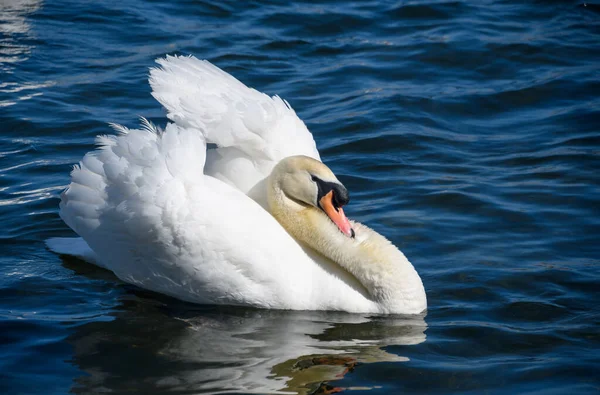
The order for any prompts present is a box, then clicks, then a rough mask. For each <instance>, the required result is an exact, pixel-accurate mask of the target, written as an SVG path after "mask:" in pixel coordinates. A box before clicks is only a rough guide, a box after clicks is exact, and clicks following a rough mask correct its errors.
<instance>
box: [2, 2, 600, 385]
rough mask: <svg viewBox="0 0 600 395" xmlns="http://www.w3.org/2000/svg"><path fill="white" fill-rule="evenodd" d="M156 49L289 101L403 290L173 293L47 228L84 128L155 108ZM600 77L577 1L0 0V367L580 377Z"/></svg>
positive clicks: (592, 289) (595, 326) (589, 312)
mask: <svg viewBox="0 0 600 395" xmlns="http://www.w3.org/2000/svg"><path fill="white" fill-rule="evenodd" d="M523 3H525V4H523ZM167 53H180V54H194V55H196V56H197V57H201V58H206V59H209V60H210V61H212V62H214V63H215V64H216V65H218V66H219V67H222V68H223V69H225V70H226V71H228V72H230V73H232V74H234V75H235V76H236V77H237V78H239V79H240V80H242V81H244V82H245V83H247V84H248V85H250V86H253V87H256V88H257V89H259V90H262V91H264V92H267V93H269V94H279V95H281V96H282V97H284V98H285V99H287V100H288V101H289V102H290V103H291V104H292V106H293V107H294V108H295V109H296V111H297V113H298V114H299V115H300V117H301V118H302V119H304V121H305V122H306V123H307V125H308V127H309V128H310V130H311V131H312V132H313V134H314V136H315V139H316V141H317V144H318V146H319V148H320V151H321V155H322V157H323V159H324V160H325V162H326V163H327V164H328V165H330V167H331V168H332V169H333V170H334V171H335V172H336V173H337V174H338V175H339V178H340V179H341V180H342V181H343V182H344V183H345V184H346V186H347V187H348V189H349V190H350V192H351V195H352V202H351V204H350V205H349V206H348V208H347V211H346V212H347V214H348V215H349V216H350V217H353V218H354V219H356V220H359V221H361V222H365V223H367V224H369V225H370V226H372V227H373V228H375V229H376V230H377V231H379V232H381V233H382V234H384V235H386V236H387V237H388V238H390V239H391V240H392V241H393V242H394V243H395V244H396V245H398V246H399V247H400V248H401V249H402V250H403V251H404V253H405V254H406V255H407V256H408V257H409V259H410V260H411V261H412V262H413V264H414V265H415V267H416V268H417V270H418V271H419V272H420V274H421V276H422V278H423V281H424V283H425V287H426V290H427V294H428V299H429V310H428V311H427V312H426V314H423V315H422V316H418V317H385V316H363V315H351V314H342V313H326V312H281V311H260V310H252V309H241V308H230V307H219V308H216V307H204V306H196V305H190V304H185V303H182V302H178V301H176V300H173V299H170V298H167V297H164V296H161V295H157V294H153V293H150V292H147V291H143V290H140V289H138V288H136V287H134V286H131V285H127V284H124V283H122V282H120V281H118V280H117V279H116V278H115V277H114V276H113V275H112V274H111V273H109V272H106V271H103V270H101V269H97V268H95V267H93V266H90V265H88V264H86V263H84V262H81V261H79V260H77V259H73V258H68V257H59V256H56V255H54V254H52V253H50V252H49V251H47V250H46V248H45V246H44V240H45V239H47V238H48V237H53V236H72V235H73V232H72V231H71V230H70V229H69V228H68V227H67V226H66V225H65V224H63V223H62V221H61V220H60V219H59V217H58V194H59V193H60V191H61V190H62V189H63V188H64V187H65V186H66V185H67V183H68V182H69V178H68V173H69V171H70V168H71V165H72V164H73V163H76V162H77V161H78V160H79V159H80V158H81V157H82V156H83V154H84V153H85V152H87V151H88V150H90V149H91V148H92V146H93V141H94V136H96V135H97V134H103V133H110V130H109V128H108V127H107V123H108V122H118V123H122V124H125V125H127V126H135V125H136V124H137V117H138V116H140V115H144V116H146V117H148V118H150V119H151V120H152V121H154V122H156V123H158V124H163V123H164V122H165V121H166V119H165V117H164V113H163V110H162V109H161V108H160V106H159V105H158V103H157V102H155V101H154V99H153V98H152V97H151V96H150V88H149V86H148V84H147V82H146V78H147V73H148V68H149V67H151V66H152V65H153V61H154V59H155V58H157V57H160V56H163V55H164V54H167ZM599 93H600V12H599V7H598V6H597V5H593V4H587V5H583V4H579V3H577V2H571V1H529V2H517V1H515V2H509V1H479V2H468V1H451V2H443V1H440V2H412V1H398V2H387V1H378V2H367V1H365V2H349V1H348V2H346V1H337V2H328V3H325V2H320V3H314V2H281V3H275V2H271V3H262V2H255V1H253V2H243V3H242V2H221V1H214V2H212V1H185V2H171V1H162V0H154V1H148V2H143V1H137V0H130V1H121V2H113V1H94V2H91V1H90V2H88V1H48V2H44V1H40V0H10V1H9V0H6V1H3V0H0V218H1V221H2V224H1V226H0V248H1V249H0V252H1V253H0V295H1V297H0V328H1V330H0V339H1V340H0V341H1V342H2V347H1V348H0V378H1V380H0V392H2V393H7V394H8V393H10V394H34V393H35V394H63V393H68V392H73V393H76V394H96V393H102V392H111V393H139V394H150V393H156V394H159V393H160V394H162V393H181V394H194V393H205V392H216V393H221V392H235V393H248V392H256V393H274V392H278V391H282V392H284V391H287V392H291V393H303V394H310V393H325V392H328V391H329V392H331V391H338V390H344V391H347V392H348V393H357V394H358V393H363V392H364V393H379V394H390V393H424V394H432V393H471V394H479V393H491V394H512V393H526V394H566V393H598V392H599V391H600V379H599V377H600V375H599V372H600V347H599V346H600V339H599V330H600V307H599V306H600V297H599V295H600V293H599V285H598V280H599V278H600V270H599V269H598V267H599V263H600V261H599V260H600V240H599V239H600V237H599V235H600V198H599V196H600V176H599V174H600V121H599V120H600V95H599Z"/></svg>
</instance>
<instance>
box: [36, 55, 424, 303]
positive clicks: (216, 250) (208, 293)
mask: <svg viewBox="0 0 600 395" xmlns="http://www.w3.org/2000/svg"><path fill="white" fill-rule="evenodd" d="M158 63H159V64H160V66H161V68H157V69H153V70H151V73H150V83H151V85H152V89H153V95H154V97H155V98H157V99H158V100H159V101H160V102H161V103H162V104H163V105H164V106H165V107H166V109H167V111H168V117H169V118H170V119H171V120H172V121H174V123H171V124H168V125H167V126H166V128H165V129H164V130H160V129H158V128H156V127H155V126H153V125H151V124H150V123H149V122H147V121H145V120H143V127H142V128H141V129H139V130H129V129H126V128H124V127H122V126H118V125H113V127H114V128H115V129H116V130H117V131H118V132H119V134H118V135H117V136H99V137H98V139H97V143H98V145H99V146H100V148H99V149H98V150H97V151H94V152H90V153H88V154H87V155H85V157H84V158H83V160H82V161H81V163H80V164H79V166H75V168H74V170H73V172H72V173H71V177H72V178H71V184H70V185H69V188H68V189H67V190H66V191H65V192H63V194H62V195H61V204H60V215H61V217H62V218H63V220H64V221H65V222H66V223H67V225H69V226H70V227H71V228H72V229H73V230H74V231H75V232H76V233H78V234H79V235H80V236H81V237H82V238H83V240H82V239H73V238H71V239H66V238H55V239H50V240H48V242H47V243H48V246H49V247H50V248H51V249H52V250H54V251H56V252H58V253H64V254H71V255H76V256H79V257H81V258H83V259H85V260H88V261H91V262H94V263H96V264H97V265H99V266H102V267H105V268H107V269H109V270H111V271H113V272H114V273H115V274H116V275H117V276H118V277H119V278H120V279H122V280H123V281H126V282H129V283H132V284H136V285H139V286H140V287H143V288H147V289H150V290H153V291H157V292H161V293H164V294H168V295H171V296H174V297H176V298H179V299H183V300H186V301H190V302H196V303H207V304H234V305H249V306H255V307H261V308H275V309H295V310H344V311H349V312H376V313H405V314H412V313H420V312H421V311H423V310H424V309H425V308H426V307H427V301H426V296H425V291H424V288H423V284H422V282H421V279H420V277H419V275H418V274H417V272H416V271H415V269H414V268H413V266H412V265H411V263H410V262H409V261H408V260H407V259H406V258H405V256H404V255H403V254H402V253H401V252H400V251H399V250H398V249H397V248H396V247H394V246H393V245H392V244H391V243H390V242H389V241H387V240H386V239H385V238H384V237H383V236H381V235H379V234H378V233H376V232H374V231H373V230H371V229H369V228H367V227H366V226H364V225H361V224H359V223H356V222H352V221H348V219H347V218H346V217H345V215H344V212H343V209H342V208H341V206H342V205H344V204H345V203H347V201H348V193H347V191H346V189H345V188H344V187H343V185H342V184H341V183H340V182H339V181H338V180H337V178H336V177H335V175H334V174H333V173H332V172H331V170H329V168H327V167H326V166H325V165H324V164H323V163H321V162H320V161H319V154H318V152H317V150H316V147H315V143H314V140H313V138H312V135H311V134H310V132H309V131H308V130H307V129H306V126H305V125H304V123H303V122H302V121H301V120H300V119H299V118H298V117H297V116H296V114H295V112H294V111H293V110H292V109H291V107H290V106H289V105H288V104H287V103H286V102H284V101H283V100H281V99H280V98H279V97H277V96H275V97H269V96H267V95H265V94H263V93H260V92H258V91H256V90H254V89H250V88H248V87H246V86H245V85H243V84H242V83H241V82H239V81H238V80H236V79H235V78H233V77H232V76H231V75H229V74H227V73H225V72H223V71H221V70H220V69H218V68H217V67H215V66H213V65H211V64H210V63H208V62H206V61H200V60H198V59H196V58H193V57H167V58H166V59H160V60H158ZM207 143H213V144H216V145H217V146H218V148H216V149H209V150H208V151H207ZM250 197H251V198H250ZM257 203H258V204H257ZM286 230H287V232H286Z"/></svg>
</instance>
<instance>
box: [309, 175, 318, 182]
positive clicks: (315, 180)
mask: <svg viewBox="0 0 600 395" xmlns="http://www.w3.org/2000/svg"><path fill="white" fill-rule="evenodd" d="M310 179H311V180H313V181H314V182H317V180H318V178H317V177H315V176H313V175H312V174H311V175H310Z"/></svg>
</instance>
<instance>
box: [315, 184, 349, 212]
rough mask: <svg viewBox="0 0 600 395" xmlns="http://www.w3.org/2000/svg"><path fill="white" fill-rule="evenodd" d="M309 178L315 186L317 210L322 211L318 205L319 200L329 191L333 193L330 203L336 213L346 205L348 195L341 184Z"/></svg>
mask: <svg viewBox="0 0 600 395" xmlns="http://www.w3.org/2000/svg"><path fill="white" fill-rule="evenodd" d="M311 178H312V180H313V181H314V182H315V183H316V184H317V188H318V193H317V205H318V207H319V208H321V209H323V207H321V204H320V202H321V198H323V196H325V195H327V194H328V193H329V192H330V191H333V199H332V203H333V207H334V208H335V210H336V211H338V209H339V208H340V207H343V206H345V205H346V204H348V202H349V201H350V195H349V194H348V190H347V189H346V187H345V186H343V185H342V184H339V183H337V182H329V181H323V180H321V179H320V178H319V177H317V176H312V175H311Z"/></svg>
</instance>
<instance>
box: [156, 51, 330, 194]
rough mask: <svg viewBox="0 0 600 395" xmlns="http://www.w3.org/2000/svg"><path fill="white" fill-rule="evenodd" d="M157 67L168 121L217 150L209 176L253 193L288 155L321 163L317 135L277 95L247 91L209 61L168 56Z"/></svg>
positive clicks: (208, 164)
mask: <svg viewBox="0 0 600 395" xmlns="http://www.w3.org/2000/svg"><path fill="white" fill-rule="evenodd" d="M157 63H158V64H159V66H160V67H158V68H153V69H151V71H150V85H151V86H152V95H153V96H154V97H155V98H156V99H157V100H158V101H159V102H160V103H161V104H162V105H163V106H164V107H165V108H166V110H167V116H168V117H169V119H171V120H172V121H174V122H175V123H176V124H177V125H179V126H181V127H183V128H194V129H197V130H199V131H200V132H201V133H202V134H203V135H204V137H205V139H206V141H207V142H208V143H212V144H216V145H217V146H218V148H217V149H215V150H210V151H209V153H208V157H207V162H206V169H205V173H206V174H208V175H212V176H214V177H216V178H218V179H220V180H222V181H224V182H226V183H228V184H230V185H232V186H235V187H236V188H238V189H240V190H241V191H242V192H244V193H246V194H248V193H250V191H251V190H252V189H253V188H254V187H256V186H257V184H259V182H261V181H262V180H264V178H265V177H267V176H268V175H269V174H270V172H271V170H272V169H273V167H274V166H275V165H276V164H277V163H278V162H279V161H280V160H281V159H283V158H285V157H287V156H292V155H306V156H310V157H312V158H315V159H318V160H320V157H319V153H318V151H317V148H316V145H315V141H314V139H313V136H312V134H311V133H310V132H309V131H308V129H307V128H306V125H305V124H304V122H302V120H300V118H298V116H297V115H296V113H295V112H294V110H293V109H292V108H291V106H290V105H289V104H288V103H287V102H285V101H284V100H282V99H281V98H279V97H278V96H273V97H269V96H268V95H266V94H264V93H261V92H259V91H257V90H255V89H252V88H248V87H247V86H246V85H244V84H243V83H241V82H240V81H238V80H237V79H235V78H234V77H233V76H231V75H229V74H227V73H226V72H224V71H222V70H221V69H219V68H218V67H216V66H214V65H212V64H211V63H209V62H208V61H206V60H198V59H196V58H194V57H191V56H190V57H184V56H167V57H166V58H164V59H158V60H157ZM253 197H254V196H253ZM259 202H260V203H261V204H264V203H265V202H264V201H259Z"/></svg>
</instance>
